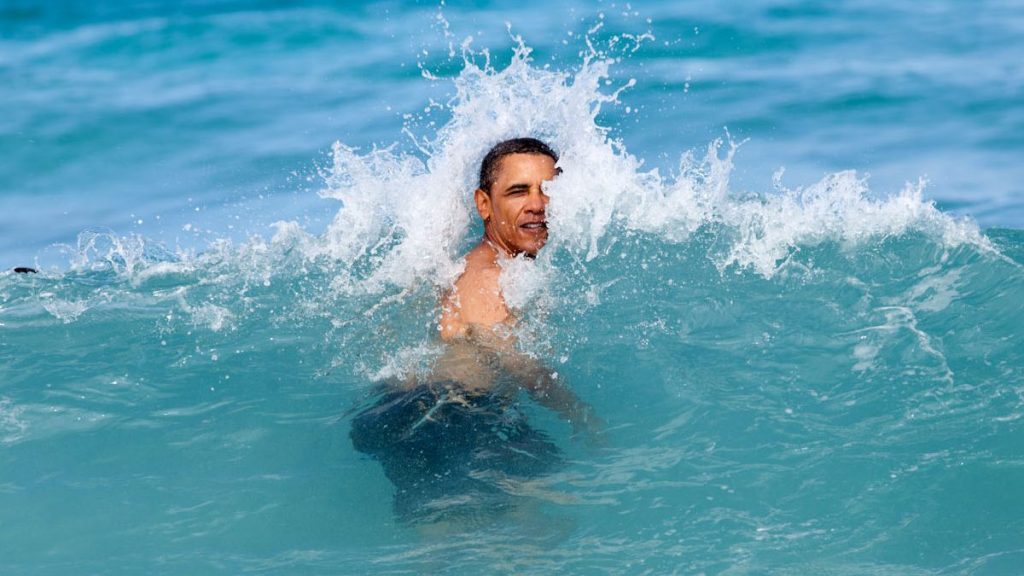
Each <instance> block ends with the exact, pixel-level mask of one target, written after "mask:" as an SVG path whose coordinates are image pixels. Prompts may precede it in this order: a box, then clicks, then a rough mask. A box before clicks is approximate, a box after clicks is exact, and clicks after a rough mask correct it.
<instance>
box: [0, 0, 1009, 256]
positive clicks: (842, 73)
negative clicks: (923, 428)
mask: <svg viewBox="0 0 1024 576" xmlns="http://www.w3.org/2000/svg"><path fill="white" fill-rule="evenodd" d="M438 8H439V6H438V5H436V4H432V3H386V2H385V3H369V4H362V3H359V4H354V5H347V4H346V5H339V4H332V3H327V2H324V3H279V2H179V3H174V4H171V5H165V4H163V3H158V4H154V3H150V2H117V3H112V2H104V3H98V4H97V3H91V2H59V3H54V2H31V1H25V0H8V1H7V2H5V3H4V4H3V8H2V10H3V11H2V13H0V27H2V28H0V31H2V34H0V80H2V81H0V90H2V92H0V101H2V102H3V103H4V104H3V106H4V114H2V120H0V122H2V124H0V149H2V150H3V154H2V155H0V210H2V213H3V214H5V215H6V216H5V217H4V222H3V225H2V226H0V254H3V255H4V256H3V261H2V264H3V265H5V266H14V265H19V264H25V263H31V262H32V260H33V258H34V257H35V256H36V255H37V254H38V253H39V252H40V250H41V249H42V248H44V247H46V246H48V245H49V244H51V243H53V242H69V241H73V240H74V238H75V236H76V235H77V233H78V232H79V231H81V230H82V229H84V228H87V227H94V226H104V227H109V228H112V229H114V230H115V231H118V232H120V233H127V232H141V233H144V234H145V235H147V236H148V237H151V238H157V239H160V240H163V241H164V242H165V243H167V244H168V245H169V246H170V247H171V248H174V247H175V246H178V245H181V246H185V247H194V246H196V245H198V246H202V245H203V244H204V243H205V242H207V241H208V240H209V237H210V236H212V237H218V236H224V235H235V236H243V237H244V235H245V234H246V233H266V224H268V223H269V222H273V221H275V220H278V219H290V218H297V217H301V218H309V219H310V221H311V223H312V224H313V225H315V223H316V222H322V220H323V218H324V217H325V215H326V216H329V215H330V214H331V213H332V210H333V206H332V205H330V204H326V205H325V204H324V203H318V202H317V200H316V197H315V195H314V194H312V193H311V191H314V190H316V189H317V188H318V187H319V186H320V182H319V181H318V178H317V177H316V172H315V166H316V165H317V163H318V161H319V162H322V161H323V155H324V153H325V151H326V150H327V149H328V148H329V146H330V144H331V143H332V142H333V141H335V140H338V139H340V140H341V141H343V142H345V143H347V144H349V145H352V146H359V147H370V146H372V145H374V144H380V145H388V144H391V143H394V142H398V143H399V145H400V146H404V147H409V140H408V138H406V137H404V136H403V134H402V133H401V129H402V127H403V125H405V124H408V123H409V121H408V120H407V119H405V118H404V116H405V115H407V114H412V115H422V114H423V110H424V109H425V108H426V107H427V106H428V102H429V101H430V99H431V98H433V99H434V101H435V102H439V103H444V102H445V101H446V98H447V97H449V96H450V94H451V88H450V84H447V83H445V82H443V81H441V82H429V81H425V80H424V79H423V78H422V77H421V75H420V65H423V66H426V67H427V68H428V69H431V70H433V71H434V72H435V73H437V74H439V75H444V74H446V73H447V74H449V75H450V74H452V73H455V72H457V70H458V69H459V68H460V67H461V66H460V59H459V58H458V57H456V58H454V59H451V58H449V50H448V47H449V44H452V43H454V45H455V46H456V47H458V46H459V44H461V42H462V41H463V40H464V39H465V38H466V37H467V36H470V35H472V36H473V37H474V46H475V47H477V48H484V47H489V48H491V49H492V51H493V53H494V57H495V59H496V61H498V62H500V61H501V60H502V59H505V60H506V61H507V59H508V57H509V48H510V47H511V45H512V42H511V40H510V38H509V32H508V31H507V29H506V23H509V24H511V28H512V32H513V33H515V34H522V35H523V37H524V40H525V41H526V42H527V44H529V45H530V46H531V47H532V48H534V49H535V51H536V52H535V57H536V60H537V62H539V63H543V64H549V63H550V64H551V65H553V66H556V67H560V68H565V69H571V68H572V67H575V66H578V65H579V63H580V58H579V53H580V51H581V50H583V49H585V48H586V47H585V44H584V42H583V41H582V40H581V35H582V34H584V33H585V32H586V31H587V30H588V29H589V28H591V27H593V26H594V24H595V23H597V22H599V21H600V18H599V16H600V15H601V14H603V15H604V21H605V22H606V24H607V25H606V26H605V27H604V28H603V29H602V30H600V31H598V32H597V33H596V34H595V36H596V37H598V38H602V39H607V38H608V37H611V36H614V35H618V34H623V33H626V34H634V35H639V34H642V33H644V32H646V31H648V30H650V32H651V33H652V34H653V35H654V37H655V40H653V41H649V42H645V43H644V44H643V46H642V47H641V49H639V50H637V51H636V52H635V53H633V54H631V55H629V57H628V58H625V59H624V61H623V62H622V63H621V64H620V65H619V66H617V67H616V68H615V69H614V70H613V74H614V77H615V78H618V79H627V78H636V79H637V80H638V82H637V85H636V87H635V88H633V89H632V90H628V91H626V92H625V93H624V94H623V95H622V98H621V99H622V105H620V106H617V107H613V108H609V109H607V110H606V111H605V112H604V115H603V116H604V123H605V125H608V126H611V127H613V128H614V131H615V133H616V134H617V135H618V136H620V137H621V138H622V139H623V141H624V142H625V144H626V145H627V146H628V148H629V150H630V151H631V152H632V153H634V154H636V155H638V156H639V157H641V158H643V159H644V160H645V161H646V162H647V164H648V165H649V166H657V167H661V168H663V169H665V170H668V169H671V168H673V167H674V166H675V164H676V162H677V159H678V157H679V154H680V153H681V152H682V151H685V150H687V149H690V148H694V147H703V146H705V145H706V144H707V143H708V142H709V141H710V140H711V139H712V138H714V137H718V136H721V135H722V133H723V130H725V129H728V130H729V131H730V133H731V134H732V135H733V137H734V138H735V139H737V140H743V139H747V138H749V139H750V140H749V142H748V143H747V144H746V145H745V146H744V147H743V149H742V152H741V153H740V156H739V159H738V162H737V168H736V172H735V175H734V186H735V187H736V188H737V189H746V190H752V191H756V192H764V191H769V190H771V187H772V182H771V179H772V174H773V173H774V172H775V171H776V170H777V169H779V168H785V169H786V174H785V177H784V182H785V184H787V185H789V186H791V187H796V186H801V185H807V184H810V183H812V182H814V181H816V180H818V179H819V178H821V177H822V176H823V175H824V174H826V173H829V172H834V171H837V170H845V169H856V170H858V171H860V172H862V173H866V174H870V175H871V186H872V189H873V190H874V191H876V192H877V193H879V194H889V193H892V192H894V191H896V190H897V189H899V188H900V187H902V185H903V184H904V183H905V182H907V181H911V182H916V181H917V180H918V178H921V177H925V178H927V179H928V181H929V182H930V184H929V186H928V188H927V196H928V197H929V198H933V199H935V200H937V201H939V203H940V205H941V206H943V207H944V208H946V209H948V210H950V211H952V212H954V213H957V214H966V215H969V216H971V217H973V218H975V219H976V220H977V221H978V222H979V223H981V224H982V225H983V226H1003V227H1021V225H1022V222H1024V210H1022V202H1024V200H1022V198H1024V189H1022V186H1024V185H1022V184H1021V182H1024V168H1022V167H1021V162H1020V161H1019V159H1020V157H1021V155H1022V149H1024V140H1022V136H1021V134H1022V133H1024V99H1022V98H1021V93H1022V89H1024V64H1021V60H1020V58H1019V55H1020V54H1021V52H1022V50H1024V34H1021V30H1022V28H1024V15H1022V10H1021V9H1020V6H1019V4H1017V3H1015V2H1011V1H996V0H987V1H984V2H978V3H970V4H965V3H962V2H953V1H936V2H926V3H923V4H922V3H918V2H906V3H897V4H896V5H893V4H892V3H889V2H874V1H859V2H846V3H841V4H835V3H828V2H784V1H779V2H701V3H677V2H647V3H633V4H631V5H630V8H626V5H625V4H621V3H619V4H614V5H613V4H611V3H604V4H602V3H598V4H597V5H596V6H595V5H591V4H589V3H572V2H562V3H554V4H552V3H547V2H545V3H534V2H524V3H516V5H515V6H514V7H511V8H510V7H507V6H501V5H492V4H489V3H483V4H474V5H461V4H460V5H452V6H448V7H447V8H446V9H445V10H444V11H443V15H444V17H445V18H446V19H447V21H448V22H449V23H450V26H449V27H448V28H447V33H448V34H449V35H450V36H447V37H446V35H445V32H446V29H445V27H444V26H443V25H442V24H441V23H440V22H439V21H438V20H437V14H438ZM648 19H650V23H649V24H648V22H647V20H648ZM627 109H628V110H629V113H627ZM433 116H434V117H436V118H434V119H435V120H436V121H438V122H442V121H443V116H444V113H443V111H436V110H435V112H434V114H433ZM427 124H428V122H421V123H420V124H419V125H418V126H416V127H415V130H416V132H417V133H428V132H429V126H427ZM310 178H311V179H312V180H310ZM140 221H141V224H140ZM189 223H191V224H193V225H194V226H193V228H192V229H190V230H188V231H183V230H182V226H183V225H185V224H189ZM229 226H230V228H229ZM197 231H202V234H204V235H203V238H201V239H198V241H197V239H196V235H197V234H200V232H197ZM207 231H208V232H207Z"/></svg>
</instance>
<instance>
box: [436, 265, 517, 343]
mask: <svg viewBox="0 0 1024 576" xmlns="http://www.w3.org/2000/svg"><path fill="white" fill-rule="evenodd" d="M500 277H501V267H500V266H499V265H498V263H497V261H496V260H495V258H494V254H493V252H492V251H491V249H490V248H488V247H486V246H483V245H481V246H477V247H476V248H474V249H473V250H471V251H470V252H469V253H468V254H466V269H465V271H464V272H463V273H462V276H460V277H459V279H458V280H456V281H455V286H454V288H453V289H452V290H451V291H450V292H449V293H448V294H446V295H445V297H444V301H443V303H442V306H441V326H440V327H441V338H443V339H444V340H451V339H452V338H456V337H459V336H463V335H464V334H465V333H466V330H467V329H468V328H469V327H470V326H472V325H482V326H488V327H489V326H493V325H495V324H497V323H499V322H502V321H504V320H505V319H506V318H508V308H506V306H505V300H504V298H502V296H501V287H500V285H499V283H498V281H499V278H500Z"/></svg>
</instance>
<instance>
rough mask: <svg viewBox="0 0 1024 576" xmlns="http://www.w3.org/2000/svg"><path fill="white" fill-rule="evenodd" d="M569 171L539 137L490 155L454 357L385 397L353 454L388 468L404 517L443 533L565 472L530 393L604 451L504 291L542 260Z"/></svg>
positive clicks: (461, 289) (358, 427)
mask: <svg viewBox="0 0 1024 576" xmlns="http://www.w3.org/2000/svg"><path fill="white" fill-rule="evenodd" d="M557 161H558V156H557V155H556V154H555V152H554V151H553V150H551V148H549V147H548V146H547V145H546V144H544V143H543V142H541V141H539V140H534V139H532V138H517V139H514V140H506V141H504V142H501V143H499V144H498V145H496V146H495V147H494V148H492V149H491V151H490V152H488V153H487V155H486V156H485V157H484V160H483V163H482V165H481V167H480V187H479V188H478V189H477V190H476V191H475V192H474V194H475V200H476V208H477V211H478V212H479V213H480V217H481V218H483V221H484V237H483V239H482V240H481V241H480V243H479V244H477V246H476V247H474V248H473V249H472V250H470V251H469V253H468V254H466V267H465V270H464V271H463V273H462V275H461V276H460V277H459V279H458V280H457V281H456V282H455V286H454V287H452V289H451V290H450V291H449V292H448V293H447V294H445V295H444V297H443V300H442V303H441V316H440V322H439V326H438V328H439V330H440V335H441V339H442V340H443V341H444V342H445V351H444V354H442V356H441V357H440V358H439V359H438V360H437V362H436V363H435V365H434V367H433V370H432V372H431V374H430V377H429V378H427V379H426V380H425V381H419V382H417V379H416V378H411V379H409V380H408V381H406V382H404V383H401V384H399V385H398V386H396V387H391V388H387V389H385V390H382V391H381V392H380V394H381V395H380V396H379V398H378V400H377V403H376V404H374V405H373V406H371V407H369V408H367V409H365V410H364V411H362V412H361V413H360V414H359V415H358V416H357V417H355V418H354V419H353V423H352V431H351V432H350V436H351V438H352V442H353V445H354V446H355V448H356V449H357V450H359V451H360V452H363V453H366V454H370V455H372V456H374V457H375V458H377V460H379V461H380V463H381V464H382V466H383V468H384V473H385V474H386V475H387V476H388V478H389V479H390V480H391V481H392V483H393V484H394V485H395V489H396V490H395V510H396V512H397V513H398V514H399V516H400V517H401V518H405V519H407V520H410V521H417V522H420V521H430V522H435V521H438V520H440V519H444V518H446V517H449V516H450V515H452V514H457V512H456V511H457V510H458V509H459V507H460V506H463V505H466V506H472V505H484V506H487V504H486V503H487V502H491V501H492V500H488V499H487V497H484V496H483V495H487V494H490V495H491V496H492V497H493V496H494V495H495V494H496V493H497V494H501V493H504V492H505V491H507V490H508V486H509V484H508V483H509V482H510V481H511V479H512V478H519V479H525V478H533V477H537V476H538V475H542V474H544V473H545V472H546V471H549V470H551V469H552V468H553V467H555V466H557V465H558V462H559V461H560V458H561V457H560V456H559V451H558V448H557V447H556V446H555V445H554V444H553V443H551V442H550V440H549V439H548V438H547V436H546V435H545V434H544V433H543V432H538V431H536V430H534V429H533V428H531V427H530V426H529V425H528V423H527V422H526V420H525V418H524V417H523V415H522V413H521V412H520V411H519V410H518V408H517V407H516V405H517V402H516V397H517V396H518V394H519V391H520V390H526V391H527V392H529V394H530V395H531V396H532V397H533V398H534V399H535V400H536V401H537V402H539V403H540V404H542V405H544V406H546V407H548V408H550V409H551V410H554V411H555V412H557V413H558V414H559V415H560V416H561V417H562V418H564V419H565V420H567V421H569V422H570V423H571V424H572V427H573V430H574V432H575V433H577V434H579V433H582V434H584V435H585V439H586V440H587V441H588V442H589V443H591V444H602V443H603V442H602V438H601V435H600V427H601V425H600V420H599V419H598V418H597V417H596V416H595V415H594V413H593V409H592V408H591V407H590V406H589V405H587V404H586V403H584V402H582V401H581V400H580V399H579V398H577V397H576V395H575V394H574V393H573V392H572V390H570V389H569V388H568V387H566V386H564V385H563V384H562V383H561V381H560V380H559V379H558V377H557V376H556V375H555V374H554V373H553V372H552V371H551V370H549V369H548V368H546V367H545V366H544V365H543V364H541V363H540V362H539V361H538V360H536V359H535V358H532V357H530V356H528V355H526V354H524V353H522V352H520V351H519V350H517V349H516V346H515V336H514V332H513V330H511V328H513V326H514V324H515V321H516V320H515V316H514V315H513V314H512V313H511V312H510V311H509V309H508V306H506V304H505V300H504V298H503V297H502V294H501V287H500V285H499V283H498V279H499V277H500V276H501V267H502V264H503V262H505V261H507V260H508V259H509V258H513V257H515V256H518V255H525V256H526V257H533V256H535V255H536V254H537V251H538V250H540V249H541V247H543V246H544V243H545V241H547V238H548V230H547V222H546V212H545V209H546V207H547V203H548V197H547V195H546V194H545V193H544V184H545V182H548V181H550V180H551V179H553V178H554V177H555V176H556V175H557V174H558V172H559V169H558V168H556V167H555V163H556V162H557ZM395 384H397V383H395ZM474 503H478V504H474ZM470 515H471V516H472V514H470Z"/></svg>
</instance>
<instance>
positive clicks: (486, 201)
mask: <svg viewBox="0 0 1024 576" xmlns="http://www.w3.org/2000/svg"><path fill="white" fill-rule="evenodd" d="M473 200H474V201H475V202H476V211H477V213H478V214H480V218H481V219H483V221H484V222H487V221H488V220H490V219H491V195H490V194H488V193H487V192H486V191H485V190H484V189H483V188H477V189H476V192H474V193H473Z"/></svg>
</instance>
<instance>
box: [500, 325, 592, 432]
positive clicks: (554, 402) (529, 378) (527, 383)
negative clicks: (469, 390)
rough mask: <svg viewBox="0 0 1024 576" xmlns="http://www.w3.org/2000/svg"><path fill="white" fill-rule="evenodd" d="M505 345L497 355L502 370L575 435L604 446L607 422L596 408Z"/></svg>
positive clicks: (555, 376)
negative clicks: (569, 427)
mask: <svg viewBox="0 0 1024 576" xmlns="http://www.w3.org/2000/svg"><path fill="white" fill-rule="evenodd" d="M506 342H507V344H506V345H505V346H502V348H503V350H501V351H500V352H499V355H498V357H499V359H500V363H501V367H502V368H503V369H504V370H505V371H506V372H507V373H508V374H509V375H511V376H512V377H513V378H515V380H516V382H518V383H519V384H520V385H522V387H523V388H525V389H526V391H527V392H529V393H530V396H531V397H532V398H533V399H534V400H536V401H537V402H538V403H539V404H541V405H543V406H545V407H547V408H549V409H550V410H552V411H554V412H556V413H558V414H559V415H561V416H562V417H563V418H565V419H566V420H568V421H569V423H570V424H572V428H573V432H574V433H576V434H579V433H584V434H586V435H587V437H588V439H589V440H590V441H592V442H597V443H601V442H603V439H602V438H601V435H602V433H603V428H604V422H603V421H602V420H601V418H600V417H598V416H597V413H596V412H595V411H594V408H593V407H592V406H591V405H590V404H587V403H586V402H584V401H583V400H581V399H580V397H579V396H577V395H576V393H575V392H573V391H572V389H571V388H569V387H568V386H566V385H565V384H563V383H562V382H561V381H559V380H558V376H557V374H555V373H553V372H552V371H551V370H549V369H548V368H547V367H546V366H544V364H542V363H541V362H540V361H538V360H537V359H536V358H531V357H530V356H527V355H526V354H523V353H522V352H519V351H518V350H516V349H515V347H514V346H512V343H511V342H510V341H506Z"/></svg>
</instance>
